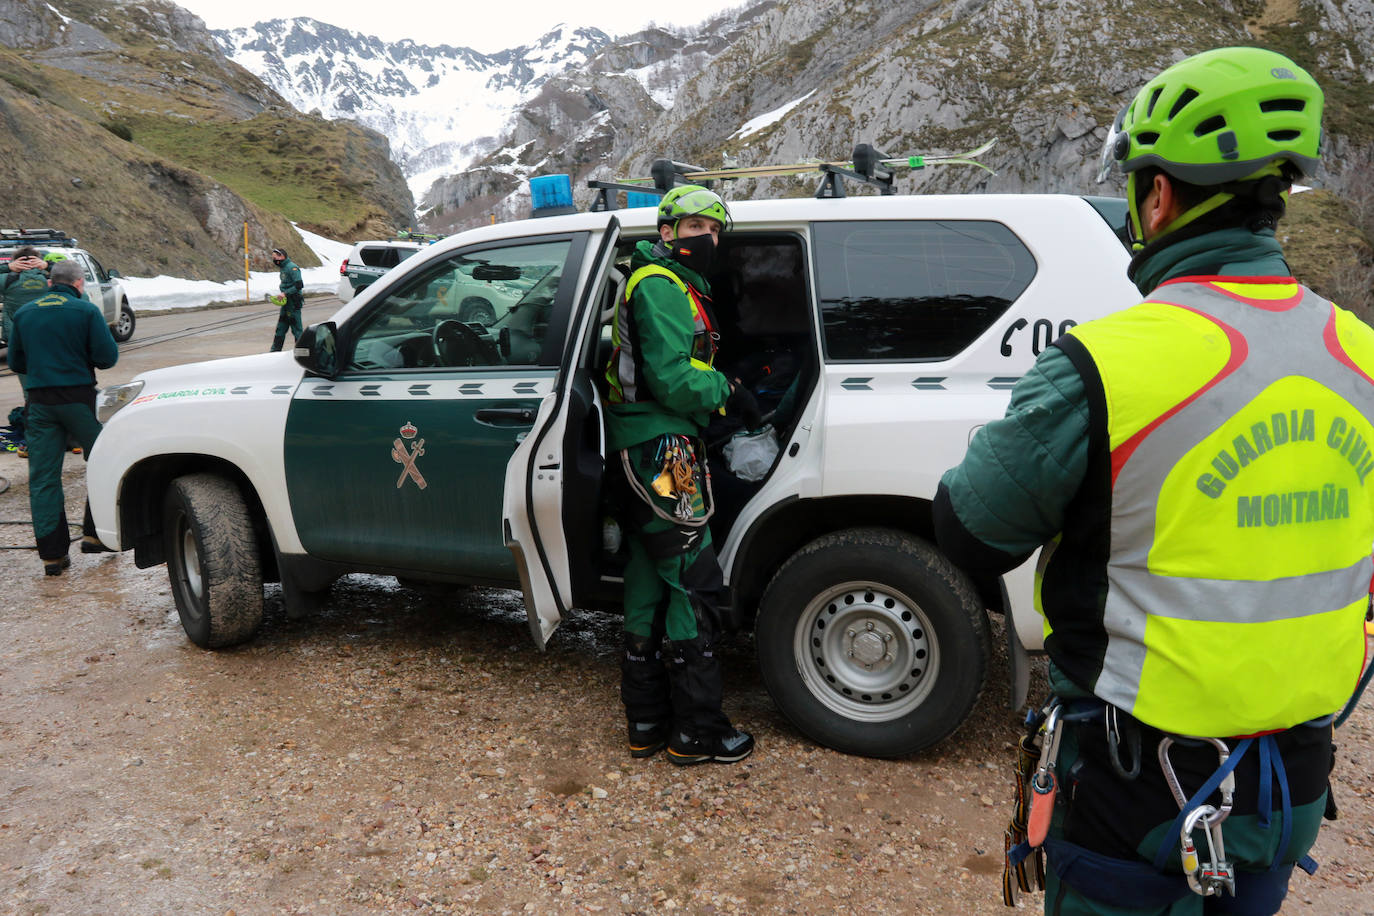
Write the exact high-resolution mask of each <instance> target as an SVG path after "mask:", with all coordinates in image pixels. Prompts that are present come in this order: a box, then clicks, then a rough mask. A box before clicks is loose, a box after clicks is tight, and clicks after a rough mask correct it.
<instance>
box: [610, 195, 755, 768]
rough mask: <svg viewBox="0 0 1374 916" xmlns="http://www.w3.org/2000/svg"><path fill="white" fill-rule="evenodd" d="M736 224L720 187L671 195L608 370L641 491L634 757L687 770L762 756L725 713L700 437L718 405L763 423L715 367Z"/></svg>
mask: <svg viewBox="0 0 1374 916" xmlns="http://www.w3.org/2000/svg"><path fill="white" fill-rule="evenodd" d="M729 226H730V211H729V210H728V209H727V208H726V206H725V202H724V201H723V200H721V198H720V197H719V196H718V195H716V194H715V193H714V192H712V191H710V190H707V189H706V188H703V187H699V186H696V185H684V186H682V187H678V188H674V189H672V190H671V191H669V192H668V193H667V194H666V195H664V197H663V200H662V202H661V204H660V205H659V209H658V229H659V239H658V241H656V242H640V243H639V244H638V246H637V247H636V248H635V251H634V254H633V256H632V258H631V262H630V264H631V267H632V268H633V273H632V274H631V275H630V277H629V280H628V281H627V283H626V287H625V296H624V298H623V299H622V300H621V302H620V303H618V305H617V308H616V314H615V323H614V326H613V330H612V343H613V346H614V352H613V353H612V356H611V360H610V364H609V365H608V366H607V369H606V381H607V386H608V389H609V400H610V406H609V409H608V416H607V419H606V438H607V443H606V444H607V449H608V452H610V453H611V454H612V455H613V456H615V457H613V458H612V459H611V460H612V461H614V462H617V463H618V464H620V466H621V469H623V474H624V478H625V481H624V482H625V484H626V485H627V486H628V489H629V491H630V493H629V495H627V497H626V500H625V501H626V503H627V512H626V513H625V519H624V521H625V523H626V524H625V525H624V528H625V529H626V531H627V535H628V537H627V541H628V546H629V562H628V563H627V565H626V568H625V655H624V657H623V659H622V661H621V682H620V684H621V687H620V692H621V699H622V700H623V702H624V704H625V715H626V719H627V721H628V729H629V743H630V753H631V755H633V756H635V757H648V756H651V755H652V754H654V753H655V752H657V751H658V750H660V749H661V748H663V747H664V746H665V745H666V746H667V748H668V758H669V759H670V760H671V761H673V762H674V763H676V764H682V765H687V764H696V763H705V762H708V761H711V762H717V763H732V762H735V761H737V760H742V759H744V758H745V757H747V756H748V755H749V753H750V752H751V751H753V749H754V739H753V738H752V737H751V736H750V735H748V734H747V733H745V732H742V731H739V730H737V729H736V728H735V727H734V726H733V725H731V723H730V720H729V718H728V717H726V715H725V713H724V712H722V711H721V699H722V694H723V684H722V677H721V665H720V659H719V658H718V657H717V655H716V643H717V640H718V638H719V636H720V635H721V630H722V621H721V612H720V608H719V605H718V603H717V600H716V592H717V591H718V589H719V588H720V587H721V585H722V578H721V571H720V565H719V563H718V562H717V560H716V555H715V550H714V549H713V548H712V546H711V533H710V530H709V529H708V528H707V525H706V523H707V521H708V519H709V517H710V512H711V510H712V508H713V507H712V505H711V497H710V485H709V477H708V475H707V473H706V455H705V450H704V448H703V446H702V443H701V441H700V439H699V436H700V435H701V432H702V430H703V429H704V428H705V427H706V423H707V421H708V419H709V418H710V415H711V413H712V411H716V410H720V409H722V408H725V407H727V406H728V407H729V408H730V409H731V410H732V411H736V412H738V413H739V414H740V416H741V418H742V419H743V420H744V421H745V423H746V425H748V426H749V427H750V428H753V427H756V426H758V425H759V416H758V407H757V405H756V404H755V403H754V401H753V395H752V394H751V393H750V392H749V390H748V389H747V388H745V387H743V386H742V385H738V384H736V383H735V382H732V381H731V380H730V379H728V378H726V376H725V375H724V374H722V373H721V372H719V371H718V370H716V369H715V368H713V366H712V361H713V359H714V356H715V351H716V326H715V319H714V317H713V316H712V314H711V309H710V301H711V299H710V287H709V286H708V284H707V281H706V275H707V274H708V273H709V272H710V268H711V263H712V260H713V258H714V256H715V251H716V245H717V244H718V241H719V237H720V234H721V232H722V231H724V230H726V229H728V228H729ZM613 473H614V472H613ZM665 638H666V642H665ZM664 655H666V657H667V670H666V672H665V668H664Z"/></svg>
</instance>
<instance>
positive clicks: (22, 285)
mask: <svg viewBox="0 0 1374 916" xmlns="http://www.w3.org/2000/svg"><path fill="white" fill-rule="evenodd" d="M8 267H9V269H8V270H7V271H6V272H5V273H4V275H3V276H0V302H3V308H4V319H3V320H4V330H5V340H9V339H10V338H11V337H12V336H13V333H12V332H13V328H14V315H15V313H16V312H17V311H19V309H20V308H21V307H23V306H24V305H27V304H28V303H30V302H32V301H33V300H35V299H37V298H38V297H39V296H41V295H43V294H44V293H46V292H47V291H48V262H47V261H45V260H43V255H42V254H40V253H39V251H38V249H37V248H34V247H33V246H31V245H25V246H24V247H23V248H20V249H18V250H17V251H15V253H14V258H13V260H11V261H10V262H9V265H8ZM22 381H23V379H22V378H21V379H20V382H22Z"/></svg>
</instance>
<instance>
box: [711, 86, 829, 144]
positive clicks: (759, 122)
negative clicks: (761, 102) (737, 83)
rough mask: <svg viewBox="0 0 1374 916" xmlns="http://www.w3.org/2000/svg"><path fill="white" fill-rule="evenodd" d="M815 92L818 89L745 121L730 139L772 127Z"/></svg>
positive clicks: (736, 138)
mask: <svg viewBox="0 0 1374 916" xmlns="http://www.w3.org/2000/svg"><path fill="white" fill-rule="evenodd" d="M815 94H816V90H814V89H812V90H811V91H810V92H808V93H807V94H806V95H804V96H802V97H801V98H799V99H793V100H792V101H790V102H788V103H787V104H786V105H783V106H782V107H781V108H774V109H773V110H772V111H769V112H765V113H764V114H761V115H759V116H758V117H757V118H750V119H749V120H748V121H745V122H744V123H743V124H741V125H740V127H739V129H738V130H736V131H735V132H734V133H733V134H731V135H730V139H731V140H738V139H741V138H743V137H747V136H749V135H750V134H756V133H758V132H759V131H761V130H763V129H764V128H765V127H770V126H772V125H774V124H776V123H778V122H779V121H781V120H782V119H783V118H785V117H787V113H788V112H789V111H791V110H792V109H793V108H796V107H797V106H798V105H800V104H801V103H802V102H805V101H806V100H807V99H809V98H811V96H813V95H815Z"/></svg>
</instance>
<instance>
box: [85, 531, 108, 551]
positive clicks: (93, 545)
mask: <svg viewBox="0 0 1374 916" xmlns="http://www.w3.org/2000/svg"><path fill="white" fill-rule="evenodd" d="M81 552H82V553H114V551H113V550H111V549H110V548H108V547H106V546H105V545H104V544H102V543H100V538H98V537H96V536H95V535H93V534H88V535H86V536H84V537H83V538H81Z"/></svg>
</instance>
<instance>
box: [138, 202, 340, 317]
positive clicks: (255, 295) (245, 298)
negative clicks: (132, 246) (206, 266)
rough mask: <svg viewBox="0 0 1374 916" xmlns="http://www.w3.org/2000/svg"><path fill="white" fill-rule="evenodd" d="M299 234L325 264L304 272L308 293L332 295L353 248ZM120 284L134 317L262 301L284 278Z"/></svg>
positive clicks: (265, 274) (266, 275)
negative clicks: (212, 305)
mask: <svg viewBox="0 0 1374 916" xmlns="http://www.w3.org/2000/svg"><path fill="white" fill-rule="evenodd" d="M292 225H293V226H294V225H295V224H294V223H292ZM296 231H297V232H299V233H300V234H301V238H302V239H304V240H305V244H306V245H307V246H308V247H309V248H310V250H311V251H313V252H315V255H316V257H318V258H319V259H320V261H321V262H323V263H322V266H320V267H310V268H303V269H302V270H301V280H302V282H304V283H305V291H306V292H307V293H330V294H331V295H332V294H333V293H334V290H335V289H336V288H337V287H338V282H339V263H340V262H341V261H343V259H344V258H346V257H348V252H349V251H351V250H352V248H353V246H352V245H350V244H348V243H347V242H336V241H334V240H333V239H327V238H325V237H324V236H322V235H316V234H315V233H313V232H306V231H305V230H304V229H302V228H301V227H300V226H296ZM119 282H120V283H121V284H122V285H123V286H124V291H125V292H127V293H128V294H129V305H130V307H131V308H133V310H134V314H139V313H140V312H165V311H175V310H177V309H187V308H195V307H196V306H201V305H208V304H210V303H211V302H262V301H264V300H265V299H266V297H267V296H268V295H275V294H276V292H277V285H278V283H279V282H280V275H279V274H278V272H277V271H275V270H264V271H253V272H252V273H250V274H249V275H248V286H247V289H246V290H245V287H244V282H243V281H242V280H230V281H228V282H226V283H216V282H215V281H213V280H186V279H182V278H180V277H166V276H162V277H120V278H119Z"/></svg>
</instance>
